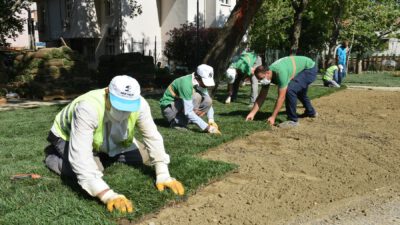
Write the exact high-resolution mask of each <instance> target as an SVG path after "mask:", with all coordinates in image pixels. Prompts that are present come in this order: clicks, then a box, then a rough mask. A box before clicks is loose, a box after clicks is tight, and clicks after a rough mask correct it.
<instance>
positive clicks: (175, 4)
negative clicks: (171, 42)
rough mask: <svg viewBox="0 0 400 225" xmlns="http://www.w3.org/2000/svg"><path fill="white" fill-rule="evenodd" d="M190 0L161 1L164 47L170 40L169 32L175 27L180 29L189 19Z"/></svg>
mask: <svg viewBox="0 0 400 225" xmlns="http://www.w3.org/2000/svg"><path fill="white" fill-rule="evenodd" d="M187 1H188V0H162V1H161V23H160V25H161V40H162V45H163V46H164V43H165V42H166V41H167V40H168V38H169V37H168V35H167V32H168V31H170V30H172V29H173V28H175V27H180V25H181V24H183V23H185V22H186V21H187V20H188V19H187V18H188V12H187V8H188V7H187V5H188V4H187V3H188V2H187Z"/></svg>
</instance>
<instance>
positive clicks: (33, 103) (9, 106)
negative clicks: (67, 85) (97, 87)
mask: <svg viewBox="0 0 400 225" xmlns="http://www.w3.org/2000/svg"><path fill="white" fill-rule="evenodd" d="M163 92H164V90H161V89H154V90H152V91H143V92H142V96H148V95H155V94H162V93H163ZM70 101H72V99H71V100H55V101H41V100H29V99H8V100H7V103H6V104H3V105H0V112H1V111H7V110H15V109H32V108H37V107H41V106H50V105H60V104H61V105H63V104H68V103H69V102H70Z"/></svg>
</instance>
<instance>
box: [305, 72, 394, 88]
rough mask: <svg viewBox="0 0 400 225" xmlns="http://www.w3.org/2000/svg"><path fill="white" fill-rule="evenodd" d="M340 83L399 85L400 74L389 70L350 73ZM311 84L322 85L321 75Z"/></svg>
mask: <svg viewBox="0 0 400 225" xmlns="http://www.w3.org/2000/svg"><path fill="white" fill-rule="evenodd" d="M342 84H344V85H347V86H377V87H400V76H395V75H393V73H390V72H379V73H373V72H364V73H362V74H354V73H350V74H347V76H346V77H345V78H344V80H343V82H342ZM313 85H322V75H318V77H317V80H316V81H315V82H314V83H313Z"/></svg>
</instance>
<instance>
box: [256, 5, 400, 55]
mask: <svg viewBox="0 0 400 225" xmlns="http://www.w3.org/2000/svg"><path fill="white" fill-rule="evenodd" d="M292 3H293V1H291V0H283V1H279V0H265V1H264V2H263V4H262V6H261V9H260V10H259V11H258V12H257V14H256V16H255V18H254V21H253V23H252V25H251V27H250V31H249V44H250V47H251V48H252V49H254V50H256V51H257V52H259V53H264V52H265V50H266V49H280V50H286V51H288V50H289V48H290V47H291V40H290V37H292V36H293V34H292V32H294V31H293V29H291V28H292V26H293V24H294V22H295V21H294V15H295V10H294V7H293V5H292ZM399 29H400V11H399V3H398V1H395V0H380V1H379V0H347V1H346V0H332V1H320V0H309V1H308V4H307V5H306V7H305V9H304V12H303V14H302V27H301V35H300V38H299V48H298V49H299V52H300V54H313V53H315V52H320V51H323V50H325V49H327V48H330V47H333V49H334V47H335V46H336V45H337V44H338V42H340V41H342V40H349V41H353V43H350V44H352V47H353V50H352V52H353V53H357V54H360V55H362V54H365V53H367V52H371V51H376V50H380V48H381V47H382V43H383V41H382V39H384V38H386V37H388V35H390V34H393V33H395V32H398V31H399Z"/></svg>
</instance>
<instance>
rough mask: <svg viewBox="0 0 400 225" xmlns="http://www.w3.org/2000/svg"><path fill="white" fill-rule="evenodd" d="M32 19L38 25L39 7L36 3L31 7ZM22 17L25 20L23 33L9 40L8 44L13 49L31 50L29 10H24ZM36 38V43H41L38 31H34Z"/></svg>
mask: <svg viewBox="0 0 400 225" xmlns="http://www.w3.org/2000/svg"><path fill="white" fill-rule="evenodd" d="M30 10H31V18H32V19H33V21H34V23H35V24H36V23H37V7H36V3H32V5H31V7H30ZM20 17H21V18H23V19H24V21H25V22H24V28H23V31H22V32H21V33H20V34H19V35H18V37H16V38H15V39H13V38H7V42H8V43H10V47H11V48H17V49H29V48H30V47H31V46H30V37H29V33H28V23H27V21H28V11H27V10H22V12H21V14H20ZM34 36H35V42H38V41H39V33H38V31H37V29H35V31H34Z"/></svg>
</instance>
